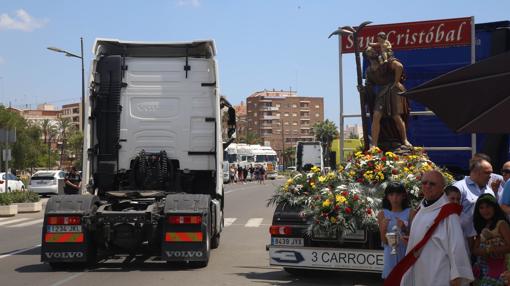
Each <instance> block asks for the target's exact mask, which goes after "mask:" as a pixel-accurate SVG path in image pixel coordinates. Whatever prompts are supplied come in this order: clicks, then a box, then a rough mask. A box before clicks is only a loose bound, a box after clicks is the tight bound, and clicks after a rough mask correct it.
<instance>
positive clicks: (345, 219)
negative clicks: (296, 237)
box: [268, 147, 453, 231]
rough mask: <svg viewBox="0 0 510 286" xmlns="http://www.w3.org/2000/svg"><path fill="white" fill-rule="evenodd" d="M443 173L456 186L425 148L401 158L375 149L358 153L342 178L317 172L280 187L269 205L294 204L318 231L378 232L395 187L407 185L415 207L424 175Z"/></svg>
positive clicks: (340, 173) (340, 172)
mask: <svg viewBox="0 0 510 286" xmlns="http://www.w3.org/2000/svg"><path fill="white" fill-rule="evenodd" d="M433 169H437V170H439V171H441V172H442V173H443V175H444V176H445V178H446V179H447V180H448V181H450V182H452V181H453V178H452V176H451V175H450V174H449V173H447V172H445V171H444V170H441V169H439V168H438V167H437V166H436V165H435V164H434V163H433V162H432V161H430V159H429V158H428V156H427V154H426V153H425V151H424V149H423V148H418V147H413V148H410V149H409V150H406V152H402V153H400V154H395V153H393V152H383V151H382V150H381V149H379V148H377V147H373V148H371V149H370V150H368V151H366V152H361V151H359V152H356V153H355V154H354V155H353V156H352V157H351V158H350V159H349V160H348V161H347V162H346V163H345V164H344V165H341V166H340V167H339V169H338V170H337V171H336V172H329V173H327V174H324V173H323V172H321V170H320V169H319V168H318V167H312V169H311V171H310V172H309V173H307V174H298V175H296V176H294V177H293V178H290V179H288V180H287V182H286V183H285V184H284V185H283V186H281V187H279V188H278V189H277V190H276V192H275V194H274V195H273V196H272V197H271V199H270V200H269V203H268V205H271V204H274V205H276V204H280V203H288V204H291V205H300V206H302V207H303V209H304V214H305V215H309V216H313V221H314V225H312V226H311V227H312V228H313V227H321V228H325V229H331V228H332V227H338V228H340V229H342V230H351V231H354V230H356V229H358V228H361V227H364V228H375V227H377V221H376V217H375V215H376V213H377V212H378V211H379V210H380V208H381V200H382V197H383V195H384V189H385V187H386V185H387V184H388V183H389V182H391V181H397V182H401V183H402V184H404V186H405V188H406V190H408V194H409V199H410V201H411V203H412V204H413V205H417V204H418V202H419V201H420V200H421V194H420V187H421V186H420V184H421V181H420V180H421V176H422V175H423V173H425V172H427V171H430V170H433Z"/></svg>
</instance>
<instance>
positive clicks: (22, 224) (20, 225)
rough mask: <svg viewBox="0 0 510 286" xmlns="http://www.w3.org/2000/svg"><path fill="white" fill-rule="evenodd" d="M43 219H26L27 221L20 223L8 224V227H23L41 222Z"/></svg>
mask: <svg viewBox="0 0 510 286" xmlns="http://www.w3.org/2000/svg"><path fill="white" fill-rule="evenodd" d="M43 221H44V219H42V218H40V219H37V220H33V221H28V222H24V223H20V224H15V225H10V226H8V227H24V226H29V225H34V224H39V223H42V222H43Z"/></svg>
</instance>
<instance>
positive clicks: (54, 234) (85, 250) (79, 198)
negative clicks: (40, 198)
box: [41, 195, 99, 263]
mask: <svg viewBox="0 0 510 286" xmlns="http://www.w3.org/2000/svg"><path fill="white" fill-rule="evenodd" d="M98 202H99V199H98V197H96V196H91V195H64V196H55V197H52V198H50V199H49V200H48V203H47V205H46V211H45V214H44V224H43V229H42V243H41V261H42V262H49V263H53V262H89V261H90V260H91V259H94V256H95V252H94V251H93V247H92V245H91V234H90V231H89V230H88V229H87V225H86V223H85V220H86V219H87V217H89V216H90V215H93V212H94V210H95V205H96V203H98Z"/></svg>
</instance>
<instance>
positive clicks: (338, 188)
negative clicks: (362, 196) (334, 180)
mask: <svg viewBox="0 0 510 286" xmlns="http://www.w3.org/2000/svg"><path fill="white" fill-rule="evenodd" d="M336 189H337V190H339V191H347V186H346V185H339V186H337V187H336Z"/></svg>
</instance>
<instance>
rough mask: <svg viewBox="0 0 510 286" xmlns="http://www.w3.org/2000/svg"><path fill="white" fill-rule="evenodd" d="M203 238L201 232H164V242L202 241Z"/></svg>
mask: <svg viewBox="0 0 510 286" xmlns="http://www.w3.org/2000/svg"><path fill="white" fill-rule="evenodd" d="M203 238H204V235H203V233H202V232H167V233H166V234H165V241H166V242H202V241H203Z"/></svg>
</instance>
